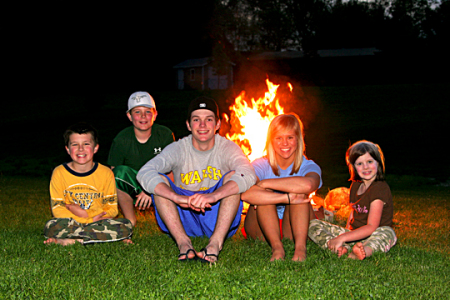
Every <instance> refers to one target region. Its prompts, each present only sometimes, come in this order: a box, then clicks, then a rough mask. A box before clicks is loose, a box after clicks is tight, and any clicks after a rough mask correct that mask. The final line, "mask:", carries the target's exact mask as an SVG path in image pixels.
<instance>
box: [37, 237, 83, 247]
mask: <svg viewBox="0 0 450 300" xmlns="http://www.w3.org/2000/svg"><path fill="white" fill-rule="evenodd" d="M76 242H80V243H83V240H77V239H55V238H48V239H47V240H45V241H44V244H59V245H63V246H67V245H73V244H75V243H76Z"/></svg>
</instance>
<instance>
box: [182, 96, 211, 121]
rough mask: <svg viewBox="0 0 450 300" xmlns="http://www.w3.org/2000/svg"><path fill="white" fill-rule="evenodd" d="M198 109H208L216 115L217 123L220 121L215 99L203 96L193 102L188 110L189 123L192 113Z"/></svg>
mask: <svg viewBox="0 0 450 300" xmlns="http://www.w3.org/2000/svg"><path fill="white" fill-rule="evenodd" d="M197 109H208V110H210V111H212V112H213V113H214V115H215V117H216V121H217V120H219V106H218V105H217V103H216V101H214V99H212V98H208V97H204V96H202V97H198V98H195V99H194V100H192V101H191V103H190V104H189V108H188V115H187V120H188V121H189V120H190V119H191V115H192V112H193V111H195V110H197Z"/></svg>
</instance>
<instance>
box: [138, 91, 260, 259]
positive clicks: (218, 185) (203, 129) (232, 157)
mask: <svg viewBox="0 0 450 300" xmlns="http://www.w3.org/2000/svg"><path fill="white" fill-rule="evenodd" d="M186 125H187V127H188V129H189V131H191V134H190V135H189V136H187V137H185V138H183V139H181V140H179V141H177V142H174V143H172V144H170V145H169V146H167V147H166V148H164V150H163V151H162V152H161V153H160V154H159V155H158V156H156V157H155V158H153V159H152V160H150V161H149V162H148V163H147V164H145V165H144V166H143V167H142V168H141V169H140V171H139V172H138V175H137V179H138V181H139V183H140V184H141V186H142V187H143V188H144V189H145V190H146V191H147V192H149V193H151V194H153V201H154V204H155V214H156V220H157V222H158V225H159V226H160V228H161V229H162V230H163V231H164V232H166V233H169V234H170V235H171V236H172V237H173V238H174V240H175V242H176V243H177V245H178V248H179V250H180V255H179V256H178V258H179V260H183V261H184V260H192V259H200V260H202V261H204V262H212V263H213V262H216V261H217V259H218V255H219V252H220V251H221V250H222V247H223V243H224V241H225V238H227V237H231V236H232V235H233V234H234V233H235V232H236V230H237V229H238V227H239V224H240V219H241V212H242V201H240V194H241V193H243V192H245V191H246V190H247V189H249V188H250V187H251V186H252V185H254V184H255V182H256V175H255V171H254V169H253V167H252V166H251V164H250V162H249V160H248V159H247V157H246V156H245V155H244V153H243V152H242V150H241V149H240V148H239V147H238V146H237V145H236V144H235V143H234V142H232V141H229V140H227V139H226V138H224V137H222V136H220V135H218V134H216V131H217V130H218V129H219V128H220V119H219V108H218V106H217V103H216V102H215V101H214V100H213V99H210V98H206V97H200V98H196V99H194V100H193V101H192V102H191V103H190V105H189V109H188V118H187V121H186ZM171 171H172V172H173V175H174V182H172V181H171V180H170V179H169V178H168V177H167V176H165V175H164V173H169V172H171ZM205 235H206V236H208V237H209V243H208V245H207V246H206V247H205V248H203V249H201V250H200V251H199V252H196V251H195V250H194V248H193V246H192V242H191V240H190V238H189V237H190V236H205Z"/></svg>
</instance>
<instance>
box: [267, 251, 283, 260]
mask: <svg viewBox="0 0 450 300" xmlns="http://www.w3.org/2000/svg"><path fill="white" fill-rule="evenodd" d="M284 256H285V252H284V249H283V248H281V249H272V257H271V258H270V261H275V260H284Z"/></svg>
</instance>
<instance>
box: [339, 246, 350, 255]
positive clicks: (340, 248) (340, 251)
mask: <svg viewBox="0 0 450 300" xmlns="http://www.w3.org/2000/svg"><path fill="white" fill-rule="evenodd" d="M347 252H348V250H347V248H345V247H344V246H341V247H339V248H338V249H337V255H338V257H341V256H342V255H345V254H347Z"/></svg>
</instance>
